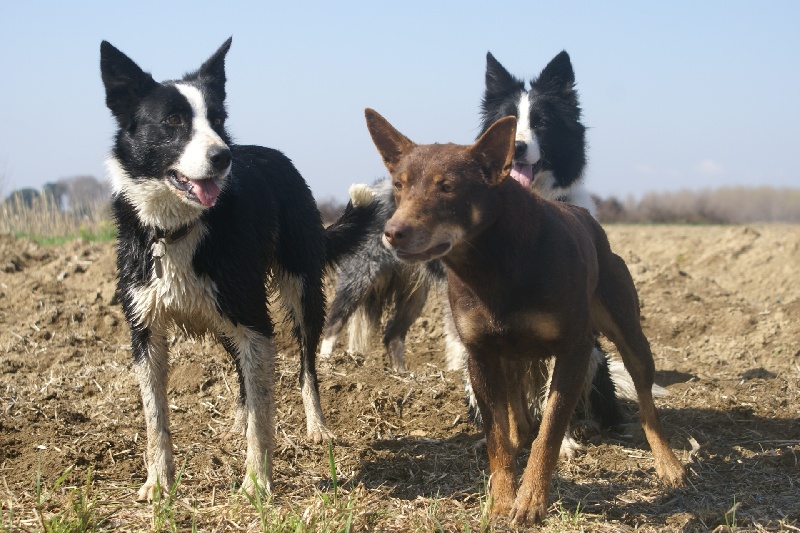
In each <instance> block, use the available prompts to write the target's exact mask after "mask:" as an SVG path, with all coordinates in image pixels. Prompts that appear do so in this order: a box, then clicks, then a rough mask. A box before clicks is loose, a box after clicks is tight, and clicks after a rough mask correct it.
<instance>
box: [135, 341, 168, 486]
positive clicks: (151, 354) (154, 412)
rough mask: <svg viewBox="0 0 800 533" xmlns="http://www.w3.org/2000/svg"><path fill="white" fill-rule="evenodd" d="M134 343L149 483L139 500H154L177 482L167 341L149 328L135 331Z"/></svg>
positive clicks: (146, 482) (145, 484) (146, 483)
mask: <svg viewBox="0 0 800 533" xmlns="http://www.w3.org/2000/svg"><path fill="white" fill-rule="evenodd" d="M131 341H132V342H131V344H132V346H133V369H134V372H135V373H136V378H137V380H138V381H139V389H140V391H141V394H142V407H143V410H144V421H145V426H146V427H147V480H146V481H145V483H144V485H142V488H140V489H139V493H138V495H137V497H136V499H137V501H152V500H153V499H154V497H155V496H156V491H157V490H169V489H170V487H171V486H172V484H173V482H174V481H175V463H174V461H173V458H172V436H171V435H170V431H169V403H168V402H167V381H168V378H169V360H168V353H167V341H166V338H165V336H164V335H163V334H156V333H154V332H152V331H151V330H150V329H147V328H144V329H138V330H132V331H131Z"/></svg>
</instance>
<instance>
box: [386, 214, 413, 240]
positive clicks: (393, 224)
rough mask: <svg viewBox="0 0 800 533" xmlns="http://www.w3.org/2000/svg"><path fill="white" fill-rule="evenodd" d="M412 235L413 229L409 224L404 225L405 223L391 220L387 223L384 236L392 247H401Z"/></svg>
mask: <svg viewBox="0 0 800 533" xmlns="http://www.w3.org/2000/svg"><path fill="white" fill-rule="evenodd" d="M410 234H411V228H410V227H409V226H408V224H404V223H403V222H400V221H397V220H394V219H389V221H388V222H386V226H384V228H383V236H384V238H385V239H386V242H388V243H389V244H390V245H392V246H400V245H402V244H403V242H405V241H406V240H408V236H409V235H410Z"/></svg>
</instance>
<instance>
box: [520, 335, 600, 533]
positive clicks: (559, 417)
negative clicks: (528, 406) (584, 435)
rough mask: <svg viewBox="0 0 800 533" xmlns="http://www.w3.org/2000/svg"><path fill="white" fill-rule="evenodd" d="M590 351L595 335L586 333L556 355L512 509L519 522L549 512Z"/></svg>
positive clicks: (541, 518)
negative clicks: (541, 411)
mask: <svg viewBox="0 0 800 533" xmlns="http://www.w3.org/2000/svg"><path fill="white" fill-rule="evenodd" d="M591 351H592V339H591V336H589V335H587V336H586V339H585V341H583V342H579V343H577V344H576V345H575V346H573V347H572V348H571V349H570V350H569V351H568V352H567V353H563V354H559V355H557V356H556V362H555V366H554V368H553V378H552V381H551V384H550V395H549V397H548V399H547V407H546V408H545V411H544V414H543V416H542V423H541V425H540V427H539V434H538V436H537V437H536V439H535V440H534V441H533V445H532V446H531V454H530V457H529V458H528V464H527V465H526V467H525V472H524V473H523V475H522V482H521V483H520V487H519V492H518V493H517V499H516V501H515V502H514V507H513V509H512V510H511V519H512V521H513V523H514V524H516V525H525V524H529V523H538V522H541V521H542V520H543V519H544V517H545V516H546V514H547V505H548V500H549V497H550V484H551V482H552V479H553V473H554V471H555V468H556V463H557V462H558V455H559V451H560V448H561V441H562V439H563V438H564V435H565V433H566V431H567V427H568V426H569V421H570V418H571V416H572V413H573V412H574V411H575V406H576V405H577V403H578V399H579V398H580V395H581V390H582V384H583V382H584V379H585V377H586V371H587V367H588V364H589V355H590V354H591Z"/></svg>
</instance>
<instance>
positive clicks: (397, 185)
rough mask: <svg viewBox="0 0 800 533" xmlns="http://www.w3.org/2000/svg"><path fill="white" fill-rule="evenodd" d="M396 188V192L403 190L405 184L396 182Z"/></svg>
mask: <svg viewBox="0 0 800 533" xmlns="http://www.w3.org/2000/svg"><path fill="white" fill-rule="evenodd" d="M394 188H395V189H396V190H398V191H399V190H401V189H402V188H403V182H402V181H395V182H394Z"/></svg>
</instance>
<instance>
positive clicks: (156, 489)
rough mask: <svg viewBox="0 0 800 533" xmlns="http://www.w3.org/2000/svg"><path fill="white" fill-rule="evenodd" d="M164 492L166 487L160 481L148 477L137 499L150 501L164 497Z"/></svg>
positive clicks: (138, 500)
mask: <svg viewBox="0 0 800 533" xmlns="http://www.w3.org/2000/svg"><path fill="white" fill-rule="evenodd" d="M168 486H169V485H168ZM164 492H165V488H164V487H163V486H162V485H161V484H160V483H158V481H150V480H149V479H148V480H147V481H146V482H145V484H144V485H142V488H140V489H139V492H138V493H137V494H136V501H137V502H147V503H149V502H152V501H154V500H157V499H159V498H160V497H162V496H163V494H164Z"/></svg>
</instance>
